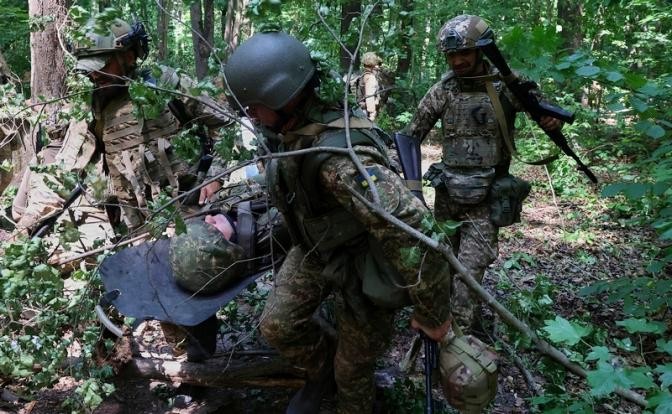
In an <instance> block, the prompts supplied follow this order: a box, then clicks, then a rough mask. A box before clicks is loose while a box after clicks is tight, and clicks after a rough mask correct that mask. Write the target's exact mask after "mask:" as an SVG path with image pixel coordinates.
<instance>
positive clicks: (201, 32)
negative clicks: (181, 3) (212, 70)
mask: <svg viewBox="0 0 672 414" xmlns="http://www.w3.org/2000/svg"><path fill="white" fill-rule="evenodd" d="M190 12H191V30H192V32H191V38H192V44H193V46H194V61H195V63H196V77H197V78H198V80H201V79H203V78H205V77H206V75H207V74H208V59H209V58H210V54H211V53H212V44H213V43H214V40H215V39H214V26H215V4H214V0H196V1H195V2H193V3H192V4H191V7H190Z"/></svg>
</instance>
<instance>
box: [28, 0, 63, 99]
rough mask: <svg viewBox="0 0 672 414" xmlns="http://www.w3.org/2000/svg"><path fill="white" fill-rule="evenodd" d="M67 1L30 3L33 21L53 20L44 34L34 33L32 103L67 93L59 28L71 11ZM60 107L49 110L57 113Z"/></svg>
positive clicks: (30, 0) (50, 0) (47, 0)
mask: <svg viewBox="0 0 672 414" xmlns="http://www.w3.org/2000/svg"><path fill="white" fill-rule="evenodd" d="M67 6H68V4H67V1H66V0H29V2H28V13H29V16H30V18H31V19H37V20H40V19H45V20H46V19H53V20H52V21H48V23H46V24H45V25H44V29H43V30H41V31H37V32H33V33H31V34H30V61H31V66H30V88H31V99H30V100H31V103H37V102H38V101H39V99H40V97H43V98H44V99H54V98H60V97H62V96H63V95H64V93H65V76H66V70H65V62H64V54H63V49H62V48H61V45H60V42H59V39H58V33H57V28H58V27H60V26H61V25H62V24H63V20H64V19H65V15H66V11H67ZM59 106H60V105H58V104H56V105H53V106H51V107H50V108H48V109H52V110H55V109H57V108H58V107H59Z"/></svg>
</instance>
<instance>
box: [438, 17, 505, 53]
mask: <svg viewBox="0 0 672 414" xmlns="http://www.w3.org/2000/svg"><path fill="white" fill-rule="evenodd" d="M494 37H495V34H494V33H493V31H492V30H491V29H490V27H489V26H488V24H487V23H486V22H485V20H483V19H481V18H480V17H478V16H472V15H469V14H462V15H460V16H457V17H454V18H452V19H450V20H448V22H447V23H446V24H444V25H443V27H442V28H441V30H439V35H438V36H437V39H436V40H437V46H438V48H439V51H441V52H443V53H451V52H457V51H458V50H464V49H474V48H475V47H476V42H478V41H479V40H481V39H494Z"/></svg>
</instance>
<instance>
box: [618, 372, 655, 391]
mask: <svg viewBox="0 0 672 414" xmlns="http://www.w3.org/2000/svg"><path fill="white" fill-rule="evenodd" d="M625 376H626V377H628V379H629V380H630V381H632V387H633V388H641V389H645V390H648V389H651V388H654V387H656V382H655V381H654V380H653V378H652V376H651V369H650V368H649V367H643V368H634V369H626V370H625Z"/></svg>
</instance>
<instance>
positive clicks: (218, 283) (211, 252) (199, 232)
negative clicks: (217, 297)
mask: <svg viewBox="0 0 672 414" xmlns="http://www.w3.org/2000/svg"><path fill="white" fill-rule="evenodd" d="M244 260H245V252H244V250H243V248H242V247H241V246H239V245H237V244H234V243H231V242H230V241H228V240H226V239H225V238H224V236H223V235H222V233H220V232H219V230H217V229H216V228H215V227H214V226H212V225H210V224H208V223H206V222H205V221H203V218H195V219H192V220H189V221H187V232H186V233H183V234H180V235H179V236H175V237H173V238H172V239H171V241H170V265H171V267H172V269H173V276H174V277H175V281H176V282H177V284H178V285H180V286H181V287H183V288H184V289H187V290H189V291H191V292H197V293H205V294H208V293H214V292H217V291H220V290H222V289H223V288H225V287H226V286H227V285H229V284H230V283H232V282H233V281H235V280H236V279H238V278H240V277H241V276H244V275H245V274H246V273H245V272H246V269H245V264H244Z"/></svg>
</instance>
